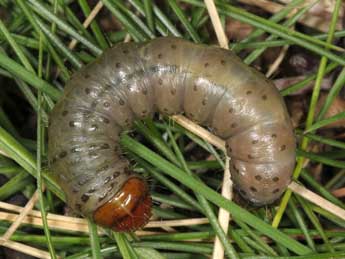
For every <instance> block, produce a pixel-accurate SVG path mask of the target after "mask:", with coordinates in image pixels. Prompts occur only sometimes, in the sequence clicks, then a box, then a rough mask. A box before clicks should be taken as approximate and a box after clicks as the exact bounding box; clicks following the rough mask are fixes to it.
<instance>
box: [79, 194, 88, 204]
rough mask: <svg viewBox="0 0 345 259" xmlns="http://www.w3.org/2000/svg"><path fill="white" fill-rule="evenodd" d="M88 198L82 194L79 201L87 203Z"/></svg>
mask: <svg viewBox="0 0 345 259" xmlns="http://www.w3.org/2000/svg"><path fill="white" fill-rule="evenodd" d="M89 198H90V197H89V196H88V195H86V194H83V195H82V196H81V201H82V202H84V203H85V202H87V201H88V200H89Z"/></svg>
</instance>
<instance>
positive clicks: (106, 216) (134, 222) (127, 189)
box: [93, 177, 152, 232]
mask: <svg viewBox="0 0 345 259" xmlns="http://www.w3.org/2000/svg"><path fill="white" fill-rule="evenodd" d="M151 205H152V200H151V196H150V194H149V191H148V187H147V184H146V183H145V182H144V181H143V180H142V179H140V178H137V177H133V178H130V179H129V180H128V181H127V182H125V183H124V185H123V186H122V188H121V189H120V190H119V191H118V192H117V193H116V195H115V196H114V197H113V198H112V199H110V200H109V201H108V202H106V203H105V204H103V205H102V206H101V207H99V208H98V209H97V210H96V211H95V212H94V214H93V219H94V221H95V222H96V224H99V225H101V226H103V227H107V228H111V229H113V230H115V231H117V232H128V231H134V230H136V229H138V228H141V227H143V226H144V225H145V224H146V223H147V222H148V221H149V219H150V217H151Z"/></svg>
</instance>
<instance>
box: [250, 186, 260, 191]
mask: <svg viewBox="0 0 345 259" xmlns="http://www.w3.org/2000/svg"><path fill="white" fill-rule="evenodd" d="M250 190H251V191H252V192H257V191H258V190H257V189H256V188H255V187H254V186H250Z"/></svg>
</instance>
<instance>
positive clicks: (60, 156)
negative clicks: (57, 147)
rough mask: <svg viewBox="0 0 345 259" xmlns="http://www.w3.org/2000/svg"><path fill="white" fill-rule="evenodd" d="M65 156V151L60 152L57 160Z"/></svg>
mask: <svg viewBox="0 0 345 259" xmlns="http://www.w3.org/2000/svg"><path fill="white" fill-rule="evenodd" d="M66 156H67V152H66V151H62V152H61V153H60V154H59V158H64V157H66Z"/></svg>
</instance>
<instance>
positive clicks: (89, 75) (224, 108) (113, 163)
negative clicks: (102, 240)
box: [48, 37, 296, 231]
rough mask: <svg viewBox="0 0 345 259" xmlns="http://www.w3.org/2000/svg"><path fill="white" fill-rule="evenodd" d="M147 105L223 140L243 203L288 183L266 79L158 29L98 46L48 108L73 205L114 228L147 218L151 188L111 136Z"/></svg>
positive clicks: (281, 130) (285, 143) (52, 143)
mask: <svg viewBox="0 0 345 259" xmlns="http://www.w3.org/2000/svg"><path fill="white" fill-rule="evenodd" d="M155 112H159V113H161V114H164V115H172V114H181V113H183V114H185V116H187V117H188V118H190V119H191V120H193V121H195V122H197V123H199V124H201V125H205V126H207V127H208V128H209V129H210V130H212V131H213V132H214V134H216V135H217V136H219V137H221V138H222V139H224V140H225V141H226V149H227V154H228V155H229V156H230V157H231V172H232V181H233V182H234V185H235V187H236V189H237V190H239V192H240V194H241V195H242V196H243V197H244V198H245V199H247V200H249V201H251V202H252V203H254V204H257V205H263V204H269V203H272V202H273V201H274V200H276V199H277V198H279V196H280V195H281V194H282V192H284V190H285V189H286V186H287V185H288V184H289V182H290V181H291V174H292V170H293V167H294V164H295V145H296V144H295V138H294V134H293V130H292V126H291V123H290V118H289V115H288V112H287V109H286V107H285V104H284V101H283V99H282V97H281V96H280V94H279V92H278V91H277V90H276V88H275V86H274V85H273V84H272V83H271V82H270V81H269V80H267V79H266V78H265V77H264V76H263V75H262V74H261V73H259V72H257V71H256V70H254V69H253V68H251V67H249V66H247V65H245V64H244V63H243V62H242V61H241V60H240V59H239V58H238V57H237V56H236V55H235V54H233V53H232V52H231V51H228V50H225V49H221V48H219V47H215V46H207V45H202V44H194V43H191V42H189V41H186V40H183V39H180V38H173V37H163V38H157V39H154V40H151V41H149V42H145V43H122V44H118V45H116V46H114V47H112V48H111V49H109V50H107V51H105V53H104V54H103V55H102V56H101V57H100V58H98V59H97V60H96V61H95V62H93V63H91V64H89V65H87V66H85V67H84V68H82V69H81V70H80V71H79V72H76V73H75V74H74V75H73V76H72V78H71V80H70V81H69V82H68V83H67V85H66V87H65V90H64V94H63V97H62V98H61V100H60V101H59V102H58V103H57V104H56V106H55V107H54V109H53V111H52V113H51V116H50V126H49V132H48V134H49V144H48V160H49V164H50V167H51V169H52V172H53V175H54V177H55V179H56V181H57V182H58V183H59V184H60V186H61V188H62V189H63V191H64V192H65V194H66V197H67V203H68V204H69V205H70V206H71V207H72V208H74V209H75V210H76V211H77V212H79V213H80V214H82V215H84V216H86V217H91V218H92V219H93V220H94V221H95V222H96V223H97V224H99V225H101V226H104V227H108V228H112V229H114V230H116V231H130V230H135V229H137V228H139V227H141V226H143V225H144V224H146V222H147V221H148V219H149V217H150V207H151V198H150V194H149V192H148V188H147V185H146V183H145V182H144V180H142V179H141V178H140V177H139V176H138V175H135V174H133V173H132V172H131V170H130V167H129V163H128V161H127V159H126V158H125V157H123V156H122V155H121V150H120V147H119V134H120V133H121V131H123V130H124V129H129V128H130V127H131V125H132V123H133V121H134V120H136V119H143V118H146V117H149V116H152V115H153V114H154V113H155Z"/></svg>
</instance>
